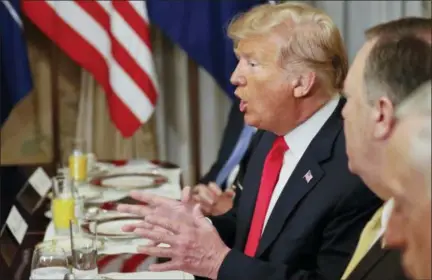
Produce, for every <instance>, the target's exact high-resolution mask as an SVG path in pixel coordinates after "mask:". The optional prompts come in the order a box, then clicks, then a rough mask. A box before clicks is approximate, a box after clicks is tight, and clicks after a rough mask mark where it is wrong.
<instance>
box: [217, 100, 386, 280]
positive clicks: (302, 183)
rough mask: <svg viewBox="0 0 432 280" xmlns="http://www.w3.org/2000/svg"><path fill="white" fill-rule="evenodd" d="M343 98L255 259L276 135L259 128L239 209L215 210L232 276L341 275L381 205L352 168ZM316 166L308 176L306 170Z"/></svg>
mask: <svg viewBox="0 0 432 280" xmlns="http://www.w3.org/2000/svg"><path fill="white" fill-rule="evenodd" d="M343 105H344V100H341V101H340V102H339V104H338V107H337V108H336V110H335V112H334V113H333V114H332V115H331V117H330V118H329V119H328V121H327V122H326V123H325V125H324V126H323V127H322V128H321V130H320V131H319V132H318V134H317V135H316V137H315V138H314V139H313V141H312V142H311V144H310V145H309V147H308V148H307V150H306V152H305V153H304V155H303V157H302V158H301V160H300V161H299V163H298V164H297V166H296V168H295V170H294V172H293V173H292V175H291V177H290V179H289V180H288V182H287V184H286V186H285V188H284V190H283V192H282V193H281V195H280V197H279V199H278V201H277V203H276V205H275V207H274V209H273V211H272V214H271V216H270V218H269V221H268V223H267V226H266V228H265V230H264V233H263V236H262V239H261V241H260V244H259V247H258V250H257V253H256V256H255V258H250V257H247V256H246V255H244V254H243V250H244V247H245V244H246V239H247V235H248V232H249V227H250V223H251V219H252V215H253V210H254V207H255V201H256V197H257V193H258V189H259V184H260V178H261V173H262V170H263V165H264V160H265V157H266V155H267V153H268V152H269V150H270V148H271V147H272V144H273V142H274V140H275V138H276V135H274V134H272V133H269V132H263V131H259V132H258V134H257V135H256V137H255V138H254V140H255V143H253V145H254V147H253V148H252V149H251V151H252V152H251V155H250V158H249V160H248V162H247V168H246V171H245V174H244V178H243V184H242V185H243V191H242V193H241V195H240V197H239V198H238V201H237V202H236V203H235V205H234V207H233V209H231V210H230V211H229V212H227V213H226V214H224V215H222V216H217V217H211V220H212V222H213V224H214V226H215V227H216V229H217V230H218V232H219V234H220V236H221V238H222V239H223V240H224V242H225V243H226V244H227V245H228V246H229V247H230V248H232V250H231V251H230V252H229V253H228V255H227V256H226V258H225V259H224V261H223V263H222V265H221V267H220V270H219V272H218V279H219V280H225V279H226V280H228V279H230V280H231V279H245V280H246V279H247V280H252V279H257V280H264V279H272V280H279V279H329V280H335V279H339V278H340V277H341V276H342V273H343V271H344V269H345V267H346V265H347V264H348V261H349V259H350V257H351V254H352V253H353V252H354V249H355V246H356V244H357V241H358V239H359V236H360V232H361V231H362V229H363V227H364V225H365V224H366V222H367V221H368V220H369V219H370V218H371V216H372V215H373V213H375V211H376V210H377V208H378V207H379V206H380V205H381V204H382V201H381V200H380V199H379V198H377V197H376V196H375V195H374V194H373V193H372V192H371V191H369V189H368V188H367V187H366V186H365V185H364V184H363V183H362V181H361V180H360V178H359V177H357V176H354V175H353V174H351V173H350V172H349V170H348V164H347V156H346V153H345V138H344V134H343V129H342V125H343V121H342V118H341V110H342V107H343ZM308 171H311V173H312V175H313V178H312V180H311V181H310V182H309V183H307V182H306V180H305V179H304V178H303V177H304V175H305V174H306V173H307V172H308Z"/></svg>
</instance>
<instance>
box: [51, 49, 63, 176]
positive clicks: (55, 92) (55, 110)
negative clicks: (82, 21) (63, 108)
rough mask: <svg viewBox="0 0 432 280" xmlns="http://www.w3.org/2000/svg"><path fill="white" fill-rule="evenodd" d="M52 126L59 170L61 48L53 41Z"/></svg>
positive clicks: (60, 160) (54, 162)
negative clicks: (59, 76) (59, 75)
mask: <svg viewBox="0 0 432 280" xmlns="http://www.w3.org/2000/svg"><path fill="white" fill-rule="evenodd" d="M50 56H51V92H52V93H51V108H52V110H51V112H52V116H51V126H52V134H53V135H52V137H53V138H52V139H53V141H52V147H53V162H52V163H53V168H54V170H55V172H56V171H57V165H58V164H61V165H63V163H64V162H62V161H63V158H62V157H61V149H60V147H61V145H60V102H59V86H58V73H59V71H58V68H59V67H58V66H59V49H58V48H57V46H56V45H55V44H54V43H53V42H51V51H50Z"/></svg>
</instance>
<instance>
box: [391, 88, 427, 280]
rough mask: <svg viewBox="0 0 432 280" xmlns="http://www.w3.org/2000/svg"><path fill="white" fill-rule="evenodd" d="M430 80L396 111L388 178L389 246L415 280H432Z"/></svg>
mask: <svg viewBox="0 0 432 280" xmlns="http://www.w3.org/2000/svg"><path fill="white" fill-rule="evenodd" d="M431 87H432V84H431V82H430V81H429V82H428V83H426V84H424V85H423V86H422V87H420V88H419V89H418V90H417V91H416V92H415V93H414V95H413V96H412V97H410V98H409V99H407V100H406V101H405V102H403V103H402V104H401V106H400V107H399V108H398V110H397V113H396V114H397V119H398V121H397V124H396V128H395V132H394V133H393V135H392V136H391V137H390V140H389V145H388V147H387V149H386V154H387V164H386V169H385V176H386V177H388V178H389V179H388V182H389V188H391V190H392V195H393V197H394V200H395V208H394V210H393V212H392V214H391V218H390V221H389V225H388V229H387V231H386V233H385V240H386V244H387V246H389V247H393V248H397V249H400V250H401V251H402V256H403V267H404V269H405V271H406V272H407V274H408V275H409V276H410V277H412V278H414V279H431V254H432V251H431V140H432V139H431V91H432V89H431Z"/></svg>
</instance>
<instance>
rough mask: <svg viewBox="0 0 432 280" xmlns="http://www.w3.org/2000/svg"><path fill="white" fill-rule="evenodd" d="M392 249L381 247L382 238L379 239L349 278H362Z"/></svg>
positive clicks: (351, 279)
mask: <svg viewBox="0 0 432 280" xmlns="http://www.w3.org/2000/svg"><path fill="white" fill-rule="evenodd" d="M389 252H390V251H389V250H386V249H382V248H381V239H379V240H378V241H377V242H375V244H374V245H373V246H372V248H371V249H370V250H369V251H368V252H367V254H366V255H365V256H364V257H363V259H362V260H361V261H360V262H359V264H358V265H357V266H356V267H355V269H354V270H353V271H352V272H351V274H350V275H349V277H348V279H349V280H357V279H358V280H360V279H363V278H364V276H365V275H366V274H367V273H368V272H369V271H370V270H371V269H372V268H373V267H374V266H375V265H376V264H377V263H378V262H379V261H380V260H381V259H383V258H384V257H385V256H386V255H387V254H388V253H389Z"/></svg>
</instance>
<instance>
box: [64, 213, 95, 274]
mask: <svg viewBox="0 0 432 280" xmlns="http://www.w3.org/2000/svg"><path fill="white" fill-rule="evenodd" d="M96 228H97V221H94V220H89V219H84V218H82V219H77V220H76V222H73V221H71V222H70V235H71V249H72V272H73V274H74V275H75V276H76V277H78V278H82V277H84V278H88V277H89V276H97V275H98V267H97V256H98V251H97V248H98V240H97V234H96Z"/></svg>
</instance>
